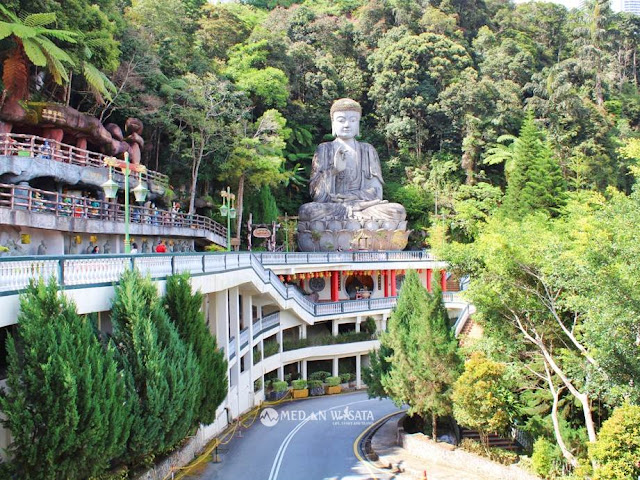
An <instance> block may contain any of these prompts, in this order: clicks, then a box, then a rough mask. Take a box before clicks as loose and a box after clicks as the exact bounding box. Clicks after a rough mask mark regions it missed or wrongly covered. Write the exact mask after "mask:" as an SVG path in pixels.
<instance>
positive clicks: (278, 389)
mask: <svg viewBox="0 0 640 480" xmlns="http://www.w3.org/2000/svg"><path fill="white" fill-rule="evenodd" d="M271 386H272V387H273V390H272V391H271V393H269V400H270V401H272V402H276V401H278V400H281V399H283V398H284V397H285V396H286V395H287V393H289V385H288V384H287V382H283V381H280V380H275V381H274V382H273V383H272V384H271Z"/></svg>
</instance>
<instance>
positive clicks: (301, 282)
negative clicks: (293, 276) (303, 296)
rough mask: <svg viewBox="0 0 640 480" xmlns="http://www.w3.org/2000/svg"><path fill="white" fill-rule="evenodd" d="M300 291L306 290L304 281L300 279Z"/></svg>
mask: <svg viewBox="0 0 640 480" xmlns="http://www.w3.org/2000/svg"><path fill="white" fill-rule="evenodd" d="M300 290H304V279H303V278H301V279H300Z"/></svg>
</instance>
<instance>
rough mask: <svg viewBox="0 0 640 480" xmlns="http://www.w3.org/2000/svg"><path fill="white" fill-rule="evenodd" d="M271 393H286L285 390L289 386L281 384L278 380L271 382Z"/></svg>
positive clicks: (284, 383)
mask: <svg viewBox="0 0 640 480" xmlns="http://www.w3.org/2000/svg"><path fill="white" fill-rule="evenodd" d="M272 385H273V391H274V392H286V391H287V388H289V385H288V384H287V382H282V381H280V380H276V381H275V382H273V384H272Z"/></svg>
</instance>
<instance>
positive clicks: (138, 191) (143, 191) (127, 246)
mask: <svg viewBox="0 0 640 480" xmlns="http://www.w3.org/2000/svg"><path fill="white" fill-rule="evenodd" d="M104 164H105V165H107V166H108V167H109V179H108V180H107V181H106V182H104V183H103V184H102V185H101V186H102V189H103V190H104V196H105V197H106V198H107V199H112V198H115V197H116V194H117V193H118V184H117V183H116V182H114V181H113V178H112V177H111V168H112V167H116V168H119V169H120V170H121V171H122V174H123V175H124V253H131V240H130V239H129V224H130V223H131V218H130V212H129V174H130V173H131V172H137V173H144V172H146V171H147V168H146V167H145V166H144V165H138V164H131V163H129V152H125V154H124V161H122V160H118V159H117V158H114V157H106V158H105V159H104ZM148 192H149V189H148V188H147V187H145V186H144V185H143V184H142V179H140V180H139V182H138V186H137V187H136V188H134V189H133V194H134V196H135V199H136V202H139V203H141V202H144V199H145V198H146V197H147V193H148Z"/></svg>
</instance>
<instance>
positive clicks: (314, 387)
mask: <svg viewBox="0 0 640 480" xmlns="http://www.w3.org/2000/svg"><path fill="white" fill-rule="evenodd" d="M307 386H308V387H309V394H310V395H311V396H312V397H318V396H320V395H324V387H323V386H322V380H309V381H308V382H307Z"/></svg>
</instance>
